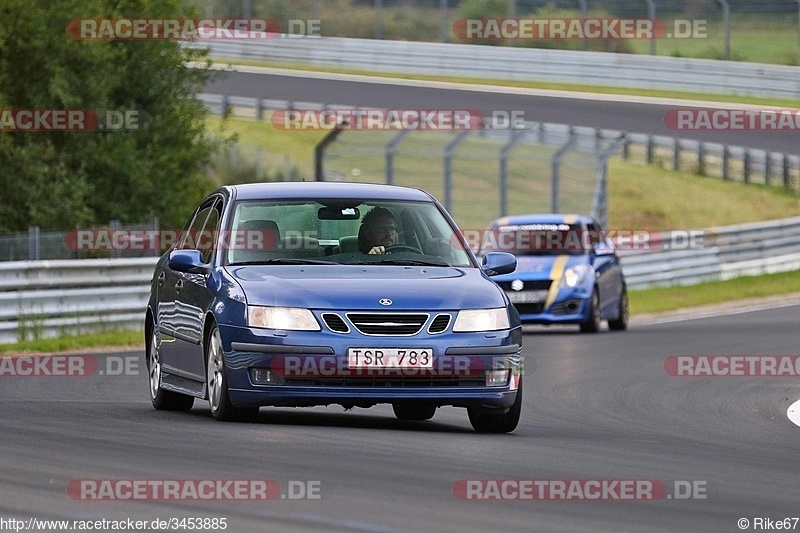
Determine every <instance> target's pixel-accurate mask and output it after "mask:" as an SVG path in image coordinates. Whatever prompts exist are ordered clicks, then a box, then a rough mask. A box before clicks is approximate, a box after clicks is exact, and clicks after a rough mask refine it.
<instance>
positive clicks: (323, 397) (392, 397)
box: [229, 385, 517, 408]
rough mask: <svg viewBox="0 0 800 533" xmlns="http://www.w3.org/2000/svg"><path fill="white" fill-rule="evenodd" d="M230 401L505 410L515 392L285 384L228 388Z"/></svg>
mask: <svg viewBox="0 0 800 533" xmlns="http://www.w3.org/2000/svg"><path fill="white" fill-rule="evenodd" d="M229 394H230V395H231V401H232V402H234V404H236V405H240V406H254V405H259V406H268V405H282V404H283V405H291V404H292V403H295V402H296V403H300V404H309V403H313V404H316V405H327V404H337V403H353V404H359V403H368V404H379V403H394V402H398V401H401V402H402V401H406V402H407V401H419V402H425V403H431V404H437V405H455V406H459V407H471V406H474V407H478V406H483V407H494V408H506V407H511V405H513V403H514V400H516V397H517V390H509V389H508V387H498V388H497V390H492V389H491V388H488V387H484V388H477V387H476V388H467V387H464V388H457V389H456V390H452V389H444V388H437V387H425V388H415V387H403V388H402V389H397V390H394V389H393V390H387V389H385V388H377V387H358V388H353V387H294V386H292V387H287V386H285V385H276V386H267V387H259V388H258V389H230V390H229Z"/></svg>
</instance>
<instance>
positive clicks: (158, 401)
mask: <svg viewBox="0 0 800 533" xmlns="http://www.w3.org/2000/svg"><path fill="white" fill-rule="evenodd" d="M147 370H148V375H149V377H150V401H151V402H152V404H153V407H155V408H156V409H158V410H159V411H188V410H189V409H191V408H192V405H194V398H192V397H191V396H186V395H185V394H178V393H177V392H172V391H168V390H164V389H162V388H161V356H160V354H159V353H158V333H157V332H156V327H155V324H151V325H150V341H149V342H148V345H147Z"/></svg>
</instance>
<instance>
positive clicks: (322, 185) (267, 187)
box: [229, 181, 433, 202]
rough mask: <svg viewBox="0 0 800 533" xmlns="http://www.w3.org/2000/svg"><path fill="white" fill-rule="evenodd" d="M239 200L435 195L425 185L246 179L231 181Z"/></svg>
mask: <svg viewBox="0 0 800 533" xmlns="http://www.w3.org/2000/svg"><path fill="white" fill-rule="evenodd" d="M229 187H230V189H231V190H233V191H234V192H235V194H236V198H237V200H261V199H272V198H281V199H284V198H346V199H355V200H358V199H364V200H376V199H380V200H414V201H422V202H432V201H433V198H432V197H431V196H430V195H429V194H428V193H426V192H425V191H423V190H421V189H412V188H410V187H399V186H396V185H378V184H374V183H347V182H326V181H294V182H278V183H246V184H242V185H230V186H229Z"/></svg>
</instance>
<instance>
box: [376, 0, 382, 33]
mask: <svg viewBox="0 0 800 533" xmlns="http://www.w3.org/2000/svg"><path fill="white" fill-rule="evenodd" d="M375 39H383V0H375Z"/></svg>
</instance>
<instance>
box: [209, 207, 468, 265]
mask: <svg viewBox="0 0 800 533" xmlns="http://www.w3.org/2000/svg"><path fill="white" fill-rule="evenodd" d="M455 231H456V230H455V229H454V228H453V227H451V225H450V223H449V222H448V220H447V219H446V218H445V217H444V216H443V215H442V213H441V212H440V211H439V209H438V208H437V207H436V205H435V204H432V203H428V202H397V201H395V202H392V201H377V200H376V201H360V200H330V199H319V200H316V199H308V200H297V199H291V200H246V201H245V200H243V201H239V202H237V204H236V205H235V206H234V212H233V220H232V222H231V224H230V231H229V232H228V234H229V235H230V238H228V239H226V241H227V242H225V243H223V245H224V248H225V252H224V253H225V257H226V261H227V263H228V264H317V263H319V264H326V263H338V264H387V265H388V264H395V265H398V264H400V265H431V266H460V267H467V266H472V263H471V262H470V259H469V255H468V254H467V252H466V251H465V250H464V248H463V246H461V241H460V240H459V239H458V238H457V237H455Z"/></svg>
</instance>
